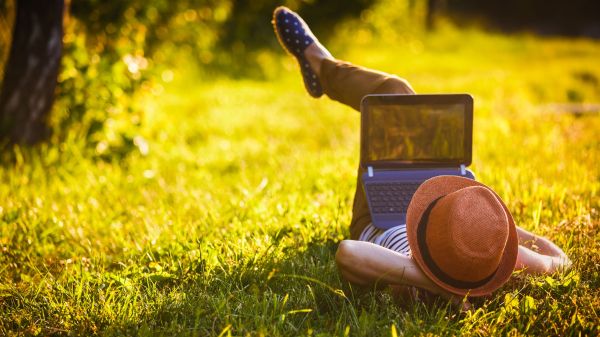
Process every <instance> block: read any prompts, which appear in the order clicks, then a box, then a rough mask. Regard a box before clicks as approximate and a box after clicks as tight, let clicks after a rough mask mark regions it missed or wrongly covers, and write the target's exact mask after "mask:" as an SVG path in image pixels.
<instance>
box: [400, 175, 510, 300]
mask: <svg viewBox="0 0 600 337" xmlns="http://www.w3.org/2000/svg"><path fill="white" fill-rule="evenodd" d="M470 186H481V187H485V188H487V189H488V190H489V191H491V192H492V193H493V194H494V196H496V198H497V199H498V201H499V202H500V204H501V205H502V207H503V208H504V211H505V212H506V215H507V218H508V223H509V232H508V233H509V234H508V240H507V242H506V246H505V248H504V253H503V255H502V258H501V259H500V264H499V266H498V269H497V270H496V272H495V274H494V276H492V278H491V279H490V280H489V281H488V282H486V283H485V284H483V285H481V286H479V287H477V288H474V289H462V288H456V287H453V286H451V285H449V284H446V283H445V282H443V281H442V280H440V279H439V278H438V277H436V276H435V275H434V273H433V272H432V271H431V270H430V269H429V267H428V266H427V264H426V263H425V261H424V259H423V256H422V254H421V247H419V244H418V240H417V230H418V227H419V222H420V221H421V217H422V216H423V213H424V212H425V210H426V209H427V207H428V206H429V204H431V202H433V201H434V200H436V199H438V198H439V197H442V196H444V195H447V194H449V193H452V192H455V191H458V190H460V189H463V188H465V187H470ZM406 231H407V235H408V243H409V245H410V249H411V254H412V257H413V258H414V259H415V261H416V262H417V264H418V265H419V267H420V268H421V270H422V271H423V273H425V275H427V276H428V277H429V278H430V279H431V280H432V281H433V282H434V283H435V284H437V285H438V286H439V287H440V288H442V289H444V290H447V291H448V292H451V293H453V294H457V295H461V296H464V295H468V296H473V297H476V296H484V295H489V294H490V293H492V292H493V291H494V290H496V289H498V288H500V287H501V286H502V285H503V284H504V283H506V281H508V279H509V278H510V276H511V275H512V272H513V271H514V269H515V265H516V263H517V255H518V252H519V241H518V236H517V229H516V226H515V221H514V219H513V217H512V215H511V214H510V211H509V210H508V208H507V207H506V205H505V204H504V202H503V201H502V199H500V197H499V196H498V195H497V194H496V192H494V191H493V190H492V189H491V188H489V187H487V186H486V185H484V184H482V183H480V182H477V181H475V180H472V179H468V178H463V177H457V176H437V177H434V178H431V179H428V180H426V181H425V182H423V184H421V186H419V188H418V189H417V191H416V192H415V194H414V195H413V197H412V199H411V201H410V204H409V205H408V210H407V212H406Z"/></svg>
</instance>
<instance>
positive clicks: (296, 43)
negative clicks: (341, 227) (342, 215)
mask: <svg viewBox="0 0 600 337" xmlns="http://www.w3.org/2000/svg"><path fill="white" fill-rule="evenodd" d="M273 27H274V29H275V35H276V36H277V38H278V40H279V42H280V44H281V45H282V47H283V48H284V49H285V50H286V51H288V52H289V53H290V54H291V55H292V56H294V57H295V58H296V60H297V61H298V64H299V65H300V72H301V74H302V77H303V79H304V83H305V87H306V89H307V91H308V93H309V94H310V95H311V96H313V97H319V96H321V95H322V94H323V92H324V93H325V94H327V96H329V97H330V98H331V99H333V100H335V101H338V102H340V103H343V104H346V105H349V106H351V107H352V108H354V109H356V110H357V111H360V102H361V100H362V98H363V97H364V96H365V95H368V94H414V93H415V92H414V90H413V89H412V88H411V86H410V85H409V84H408V82H407V81H406V80H404V79H402V78H400V77H398V76H395V75H390V74H386V73H384V72H380V71H376V70H371V69H367V68H364V67H360V66H355V65H352V64H350V63H348V62H344V61H340V60H336V59H335V58H333V56H332V55H331V53H330V52H329V51H328V50H327V49H326V48H325V47H324V46H323V45H322V44H321V43H319V40H318V39H317V37H316V36H314V34H313V33H312V32H311V30H310V28H309V27H308V25H307V24H306V22H304V20H302V18H300V17H299V16H298V15H297V14H296V13H294V12H293V11H291V10H289V9H288V8H285V7H278V8H276V9H275V11H274V13H273ZM315 80H318V82H316V83H315ZM319 84H320V85H319ZM321 89H322V90H321ZM362 174H363V171H362V170H361V169H360V168H359V169H358V178H357V183H356V192H355V193H354V204H353V207H352V221H351V224H350V237H351V238H352V239H354V240H356V239H358V237H359V236H360V234H361V232H362V230H363V229H364V228H365V227H366V226H367V225H368V224H369V223H371V215H370V213H369V208H368V206H367V201H366V198H365V193H364V191H363V187H362V183H361V181H360V177H361V175H362Z"/></svg>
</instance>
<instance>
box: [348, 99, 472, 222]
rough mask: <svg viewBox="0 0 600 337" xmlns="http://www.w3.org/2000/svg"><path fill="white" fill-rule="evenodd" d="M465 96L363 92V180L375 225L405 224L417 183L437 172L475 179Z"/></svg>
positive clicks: (469, 104)
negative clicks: (366, 93)
mask: <svg viewBox="0 0 600 337" xmlns="http://www.w3.org/2000/svg"><path fill="white" fill-rule="evenodd" d="M472 139H473V98H472V97H471V96H470V95H468V94H440V95H367V96H365V97H364V98H363V100H362V102H361V142H360V148H361V149H360V165H361V167H362V168H363V169H364V170H365V173H364V174H363V175H362V177H361V180H362V184H363V187H364V191H365V194H366V198H367V202H368V204H369V210H370V211H371V219H372V222H373V225H374V226H375V227H377V228H380V229H388V228H391V227H394V226H397V225H401V224H404V223H406V210H407V208H408V204H409V202H410V199H411V198H412V196H413V194H414V192H415V191H416V189H417V188H418V187H419V185H420V184H421V183H422V182H423V181H425V180H427V179H429V178H431V177H435V176H439V175H455V176H462V177H466V178H470V179H475V176H474V175H473V172H471V171H470V170H469V169H467V167H468V166H469V165H470V164H471V157H472Z"/></svg>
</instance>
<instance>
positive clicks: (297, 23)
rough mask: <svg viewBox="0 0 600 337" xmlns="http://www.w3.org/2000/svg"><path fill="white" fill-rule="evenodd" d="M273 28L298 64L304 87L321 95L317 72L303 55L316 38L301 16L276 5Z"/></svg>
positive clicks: (316, 95) (314, 95)
mask: <svg viewBox="0 0 600 337" xmlns="http://www.w3.org/2000/svg"><path fill="white" fill-rule="evenodd" d="M273 28H274V29H275V35H277V39H278V40H279V43H280V44H281V45H282V46H283V48H284V49H285V50H286V51H287V52H289V53H290V54H292V55H293V56H294V57H295V58H296V60H297V61H298V64H299V65H300V72H301V73H302V79H303V80H304V87H305V88H306V90H307V91H308V93H309V94H310V95H311V96H312V97H321V96H322V95H323V88H322V87H321V82H320V81H319V79H318V77H317V74H316V73H315V71H314V70H313V69H312V68H311V67H310V64H309V63H308V60H307V59H306V57H305V56H304V50H305V49H306V47H308V46H309V45H310V44H311V43H313V42H315V41H317V38H316V37H315V36H314V34H313V33H312V32H311V31H310V28H308V25H307V24H306V22H304V20H302V18H301V17H300V16H299V15H298V14H296V13H294V12H293V11H291V10H290V9H288V8H287V7H283V6H281V7H277V8H276V9H275V11H274V12H273Z"/></svg>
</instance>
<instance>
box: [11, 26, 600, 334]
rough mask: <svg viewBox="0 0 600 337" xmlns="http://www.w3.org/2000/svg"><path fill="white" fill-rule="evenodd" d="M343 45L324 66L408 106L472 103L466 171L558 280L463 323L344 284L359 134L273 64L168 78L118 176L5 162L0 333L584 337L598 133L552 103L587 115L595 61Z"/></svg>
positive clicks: (44, 159) (416, 44) (445, 35)
mask: <svg viewBox="0 0 600 337" xmlns="http://www.w3.org/2000/svg"><path fill="white" fill-rule="evenodd" d="M338 35H339V42H338V43H337V44H334V45H335V46H337V45H338V44H339V45H346V47H345V48H341V47H337V54H336V55H338V56H339V57H342V58H345V59H348V60H350V61H353V62H356V63H359V64H364V65H366V66H370V67H375V68H378V69H381V70H384V71H388V72H393V73H397V74H399V75H400V76H403V77H405V78H407V79H408V80H409V81H410V82H411V83H412V84H413V86H414V88H415V89H416V90H417V91H418V92H422V93H430V92H468V93H471V94H473V95H474V97H475V132H474V157H473V158H474V163H473V166H472V169H473V170H474V172H475V173H476V175H477V177H478V179H479V180H480V181H482V182H484V183H486V184H488V185H490V186H492V187H493V188H494V189H495V190H496V191H497V192H498V193H499V194H500V195H501V196H502V197H503V198H504V200H505V201H506V202H507V204H508V205H509V208H510V209H511V211H512V212H513V215H514V216H515V220H516V221H517V222H518V224H520V225H521V226H523V227H525V228H528V229H531V230H534V231H535V232H536V233H539V234H541V235H546V236H548V237H550V238H551V239H552V240H554V241H555V242H557V243H558V244H559V245H560V246H561V247H563V248H565V250H566V251H567V253H568V254H569V255H570V256H572V258H573V260H574V268H573V270H572V271H571V272H569V273H567V274H557V275H552V276H551V277H548V278H545V277H537V278H531V277H524V276H522V275H517V276H516V277H515V279H514V280H513V281H511V282H510V283H508V284H507V285H506V286H505V287H504V288H503V289H502V290H500V291H498V292H497V293H496V294H495V296H493V297H491V298H489V299H484V300H477V301H475V304H476V308H477V310H476V311H474V312H472V313H468V314H459V313H458V311H457V309H456V308H453V307H451V306H449V305H447V304H446V303H445V302H444V301H439V302H437V303H435V304H433V305H429V306H426V305H423V304H416V305H411V306H400V307H399V306H396V305H395V304H394V302H393V300H392V298H391V296H390V295H389V294H388V293H386V292H365V291H362V290H360V289H357V288H352V287H349V286H348V285H347V284H345V283H344V282H342V280H341V279H340V277H339V275H338V274H337V271H336V268H335V264H334V261H333V256H334V253H335V249H336V246H337V243H338V242H339V241H340V240H342V239H343V238H346V237H348V229H347V226H348V223H349V221H350V218H351V214H350V210H351V205H352V197H353V193H354V187H355V184H356V177H355V174H356V166H357V164H358V133H359V115H358V113H356V112H355V111H353V110H351V109H350V108H348V107H345V106H342V105H339V104H337V103H334V102H331V101H330V100H328V99H327V98H323V99H321V100H314V99H311V98H309V97H308V96H307V95H306V93H305V92H304V89H303V88H302V86H301V80H300V77H299V75H298V74H297V72H296V70H295V64H294V62H293V61H292V60H290V59H288V58H285V56H284V55H283V54H282V53H279V51H277V53H276V54H274V55H268V56H265V59H268V60H269V62H273V63H272V68H270V70H269V73H267V76H268V77H269V80H268V81H262V82H261V81H249V80H241V81H240V80H238V81H236V80H228V79H223V78H220V79H213V78H205V77H199V76H196V75H194V72H191V71H189V70H188V69H187V68H186V67H184V66H182V68H181V69H174V72H175V80H174V82H172V83H169V84H164V86H165V90H164V92H163V94H162V95H160V96H156V97H151V98H149V99H148V100H147V102H145V103H144V107H145V108H144V120H143V121H142V128H141V129H140V134H139V135H138V138H137V139H138V141H137V142H138V147H139V148H140V149H142V151H135V152H134V153H132V154H130V155H129V156H126V157H125V158H124V159H122V160H120V161H118V160H116V159H115V160H113V161H110V160H109V161H104V160H101V159H97V158H96V159H92V158H89V156H87V155H85V154H83V152H82V151H81V150H80V148H79V146H78V145H76V144H71V143H66V144H63V145H61V146H56V147H54V146H45V147H42V148H40V149H35V150H31V149H16V150H15V152H16V154H15V158H16V160H15V162H14V163H13V164H6V165H4V166H3V167H2V168H0V177H1V179H2V182H3V183H2V185H1V186H0V219H1V225H0V250H1V252H0V334H2V335H13V334H18V333H25V334H43V335H47V334H52V333H76V334H93V333H101V334H107V335H122V334H124V333H126V334H140V335H160V334H164V335H174V334H177V335H219V334H221V333H222V334H223V335H226V334H228V333H230V334H232V335H246V334H254V335H265V336H270V335H311V334H312V335H318V334H324V335H340V336H341V335H345V334H347V333H349V334H350V335H372V336H381V335H389V334H392V332H393V331H396V332H397V333H398V334H401V333H404V334H418V333H427V332H432V333H434V334H447V335H456V334H474V335H489V334H493V333H496V334H500V333H509V332H511V333H521V334H535V335H546V334H550V335H576V334H578V332H582V333H583V334H588V335H596V334H597V333H598V326H599V325H600V321H599V319H598V314H597V310H598V309H597V308H598V307H599V305H600V302H599V300H598V295H599V292H598V286H599V285H600V281H599V280H600V276H599V275H598V265H599V264H600V259H599V258H598V256H599V254H600V245H599V242H600V234H599V232H598V226H599V224H600V223H599V218H600V217H599V215H598V211H599V199H598V190H599V188H600V182H599V177H600V169H599V167H600V166H599V165H598V163H599V161H600V151H599V148H600V144H599V137H598V135H599V134H600V117H599V116H598V113H597V112H596V113H586V114H583V115H576V114H572V113H569V112H568V111H553V110H552V111H551V109H549V107H548V104H550V103H580V102H600V84H599V79H600V67H599V66H598V61H597V60H598V57H599V56H600V44H598V42H592V41H587V40H575V41H574V40H561V39H540V38H536V37H532V36H516V37H505V36H500V35H490V34H483V33H481V32H478V31H460V30H458V31H456V30H451V31H448V32H442V33H436V34H430V35H423V36H421V37H411V38H407V39H406V40H403V43H397V44H391V43H390V41H387V40H385V39H384V40H377V41H375V40H374V39H370V40H365V41H363V42H360V41H359V42H357V43H355V44H349V43H346V42H347V40H346V39H349V37H346V36H344V34H343V32H341V33H338ZM182 64H185V63H182ZM263 66H264V65H263ZM140 144H143V145H140ZM146 146H147V153H146V151H145V150H144V148H145V147H146ZM142 152H143V153H142ZM144 153H146V154H144ZM392 326H394V327H393V328H392Z"/></svg>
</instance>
